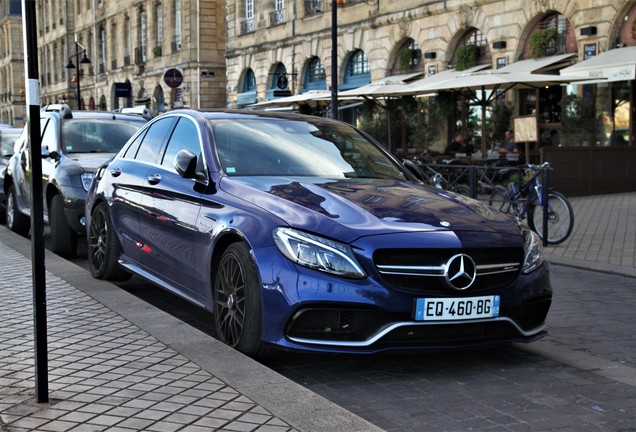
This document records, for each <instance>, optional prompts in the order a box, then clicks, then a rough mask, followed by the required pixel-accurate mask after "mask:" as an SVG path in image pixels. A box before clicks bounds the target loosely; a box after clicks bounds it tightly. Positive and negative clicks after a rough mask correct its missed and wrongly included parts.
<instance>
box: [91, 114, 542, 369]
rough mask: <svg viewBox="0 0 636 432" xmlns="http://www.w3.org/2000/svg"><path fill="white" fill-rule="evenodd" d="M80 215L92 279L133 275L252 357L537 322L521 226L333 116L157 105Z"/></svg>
mask: <svg viewBox="0 0 636 432" xmlns="http://www.w3.org/2000/svg"><path fill="white" fill-rule="evenodd" d="M86 216H87V235H88V248H89V251H88V255H89V258H88V259H89V263H90V268H91V272H92V274H93V276H94V277H96V278H99V279H107V280H124V279H126V278H127V277H129V276H130V275H131V274H135V275H138V276H141V277H143V278H145V279H146V280H148V281H150V282H151V283H153V284H156V285H157V286H159V287H161V288H164V289H167V290H169V291H171V292H173V293H175V294H177V295H179V296H181V297H183V298H185V299H186V300H188V301H190V302H191V303H193V304H194V305H196V306H198V307H201V308H204V309H206V310H209V311H211V312H212V315H211V316H212V317H213V319H214V322H215V326H216V329H217V337H218V338H219V339H221V340H222V341H223V342H225V343H226V344H228V345H230V346H232V347H235V348H236V349H238V350H239V351H242V352H244V353H246V354H248V355H251V356H255V357H257V356H265V355H267V354H270V353H272V352H274V351H275V350H276V349H280V348H282V349H289V350H303V351H315V352H318V351H321V352H341V353H375V352H380V351H385V350H413V349H422V348H435V349H439V348H463V347H471V346H483V345H495V344H502V343H507V342H513V341H520V342H529V341H532V340H535V339H537V338H539V337H541V336H543V335H544V334H545V332H546V327H545V319H546V316H547V313H548V310H549V308H550V303H551V298H552V289H551V285H550V278H549V270H548V265H547V263H546V262H544V258H543V256H542V252H541V243H540V241H539V239H538V237H537V235H536V234H534V233H533V232H532V231H530V230H529V229H528V228H527V227H525V226H523V225H520V224H519V223H518V222H517V221H515V220H513V219H511V218H510V217H508V216H507V215H505V214H503V213H500V212H498V211H496V210H494V209H492V208H490V207H488V206H486V205H484V204H480V203H479V202H477V201H474V200H471V199H469V198H466V197H463V196H460V195H457V194H454V193H451V192H447V191H444V190H440V189H433V188H430V187H428V186H425V185H424V184H422V183H420V182H419V181H418V180H417V179H416V178H415V177H412V175H411V174H410V173H409V171H408V170H407V169H406V168H405V167H403V166H402V165H401V164H400V163H399V162H398V160H396V159H395V158H394V157H393V156H392V155H391V154H389V153H388V152H386V151H385V150H384V149H383V148H382V146H380V145H379V144H378V143H377V142H375V141H374V140H373V139H372V138H371V137H369V136H368V135H366V134H365V133H363V132H361V131H359V130H357V129H356V128H354V127H353V126H351V125H348V124H346V123H342V122H338V121H334V120H329V119H324V118H320V117H309V116H300V115H292V114H272V113H267V112H261V111H223V112H199V111H194V110H175V111H170V112H168V113H165V114H162V115H161V116H158V117H156V118H155V119H153V120H152V121H150V122H149V123H147V124H146V125H145V126H144V127H143V128H142V129H141V130H140V131H139V132H138V133H136V134H135V135H134V136H133V137H132V138H131V139H130V140H129V142H128V143H127V144H126V145H125V146H124V147H123V148H122V150H121V151H120V152H119V153H118V154H117V155H116V156H115V158H114V159H113V160H112V161H110V162H109V163H108V164H107V165H104V166H102V167H101V168H100V169H99V170H98V172H97V173H96V175H95V178H94V180H93V183H92V185H91V188H90V190H89V194H88V198H87V200H86Z"/></svg>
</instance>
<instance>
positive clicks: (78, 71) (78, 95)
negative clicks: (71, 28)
mask: <svg viewBox="0 0 636 432" xmlns="http://www.w3.org/2000/svg"><path fill="white" fill-rule="evenodd" d="M75 67H77V109H78V110H81V109H82V96H81V94H80V76H81V74H80V59H79V43H78V42H77V33H75Z"/></svg>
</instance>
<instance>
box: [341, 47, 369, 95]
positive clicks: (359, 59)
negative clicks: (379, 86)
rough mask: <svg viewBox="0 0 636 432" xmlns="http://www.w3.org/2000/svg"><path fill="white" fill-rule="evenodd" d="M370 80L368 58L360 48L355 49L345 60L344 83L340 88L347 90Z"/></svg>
mask: <svg viewBox="0 0 636 432" xmlns="http://www.w3.org/2000/svg"><path fill="white" fill-rule="evenodd" d="M370 82H371V69H370V68H369V59H368V58H367V55H366V54H365V53H364V51H362V50H357V51H355V52H354V53H353V54H352V55H351V56H350V57H349V60H348V61H347V66H346V67H345V75H344V83H343V84H342V85H341V86H340V89H341V90H348V89H352V88H356V87H360V86H362V85H365V84H368V83H370Z"/></svg>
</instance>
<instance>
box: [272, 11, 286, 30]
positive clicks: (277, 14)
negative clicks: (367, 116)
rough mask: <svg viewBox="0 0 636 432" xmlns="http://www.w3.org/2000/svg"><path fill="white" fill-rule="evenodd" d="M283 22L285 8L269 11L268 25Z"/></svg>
mask: <svg viewBox="0 0 636 432" xmlns="http://www.w3.org/2000/svg"><path fill="white" fill-rule="evenodd" d="M284 22H285V9H276V10H273V11H271V12H270V13H269V25H270V26H277V25H280V24H282V23H284Z"/></svg>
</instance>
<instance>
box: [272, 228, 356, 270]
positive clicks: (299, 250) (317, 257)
mask: <svg viewBox="0 0 636 432" xmlns="http://www.w3.org/2000/svg"><path fill="white" fill-rule="evenodd" d="M274 242H275V243H276V246H277V247H278V250H280V251H281V253H282V254H283V255H285V257H287V258H288V259H290V260H291V261H293V262H295V263H297V264H300V265H302V266H305V267H309V268H311V269H315V270H320V271H324V272H327V273H332V274H337V275H340V276H346V277H350V278H363V277H366V274H365V273H364V271H363V270H362V269H361V268H360V266H359V265H358V263H357V261H356V259H355V257H354V255H353V252H352V251H351V248H350V247H349V246H348V245H346V244H343V243H338V242H335V241H333V240H328V239H325V238H322V237H318V236H315V235H312V234H308V233H305V232H301V231H296V230H293V229H290V228H276V229H275V230H274Z"/></svg>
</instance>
